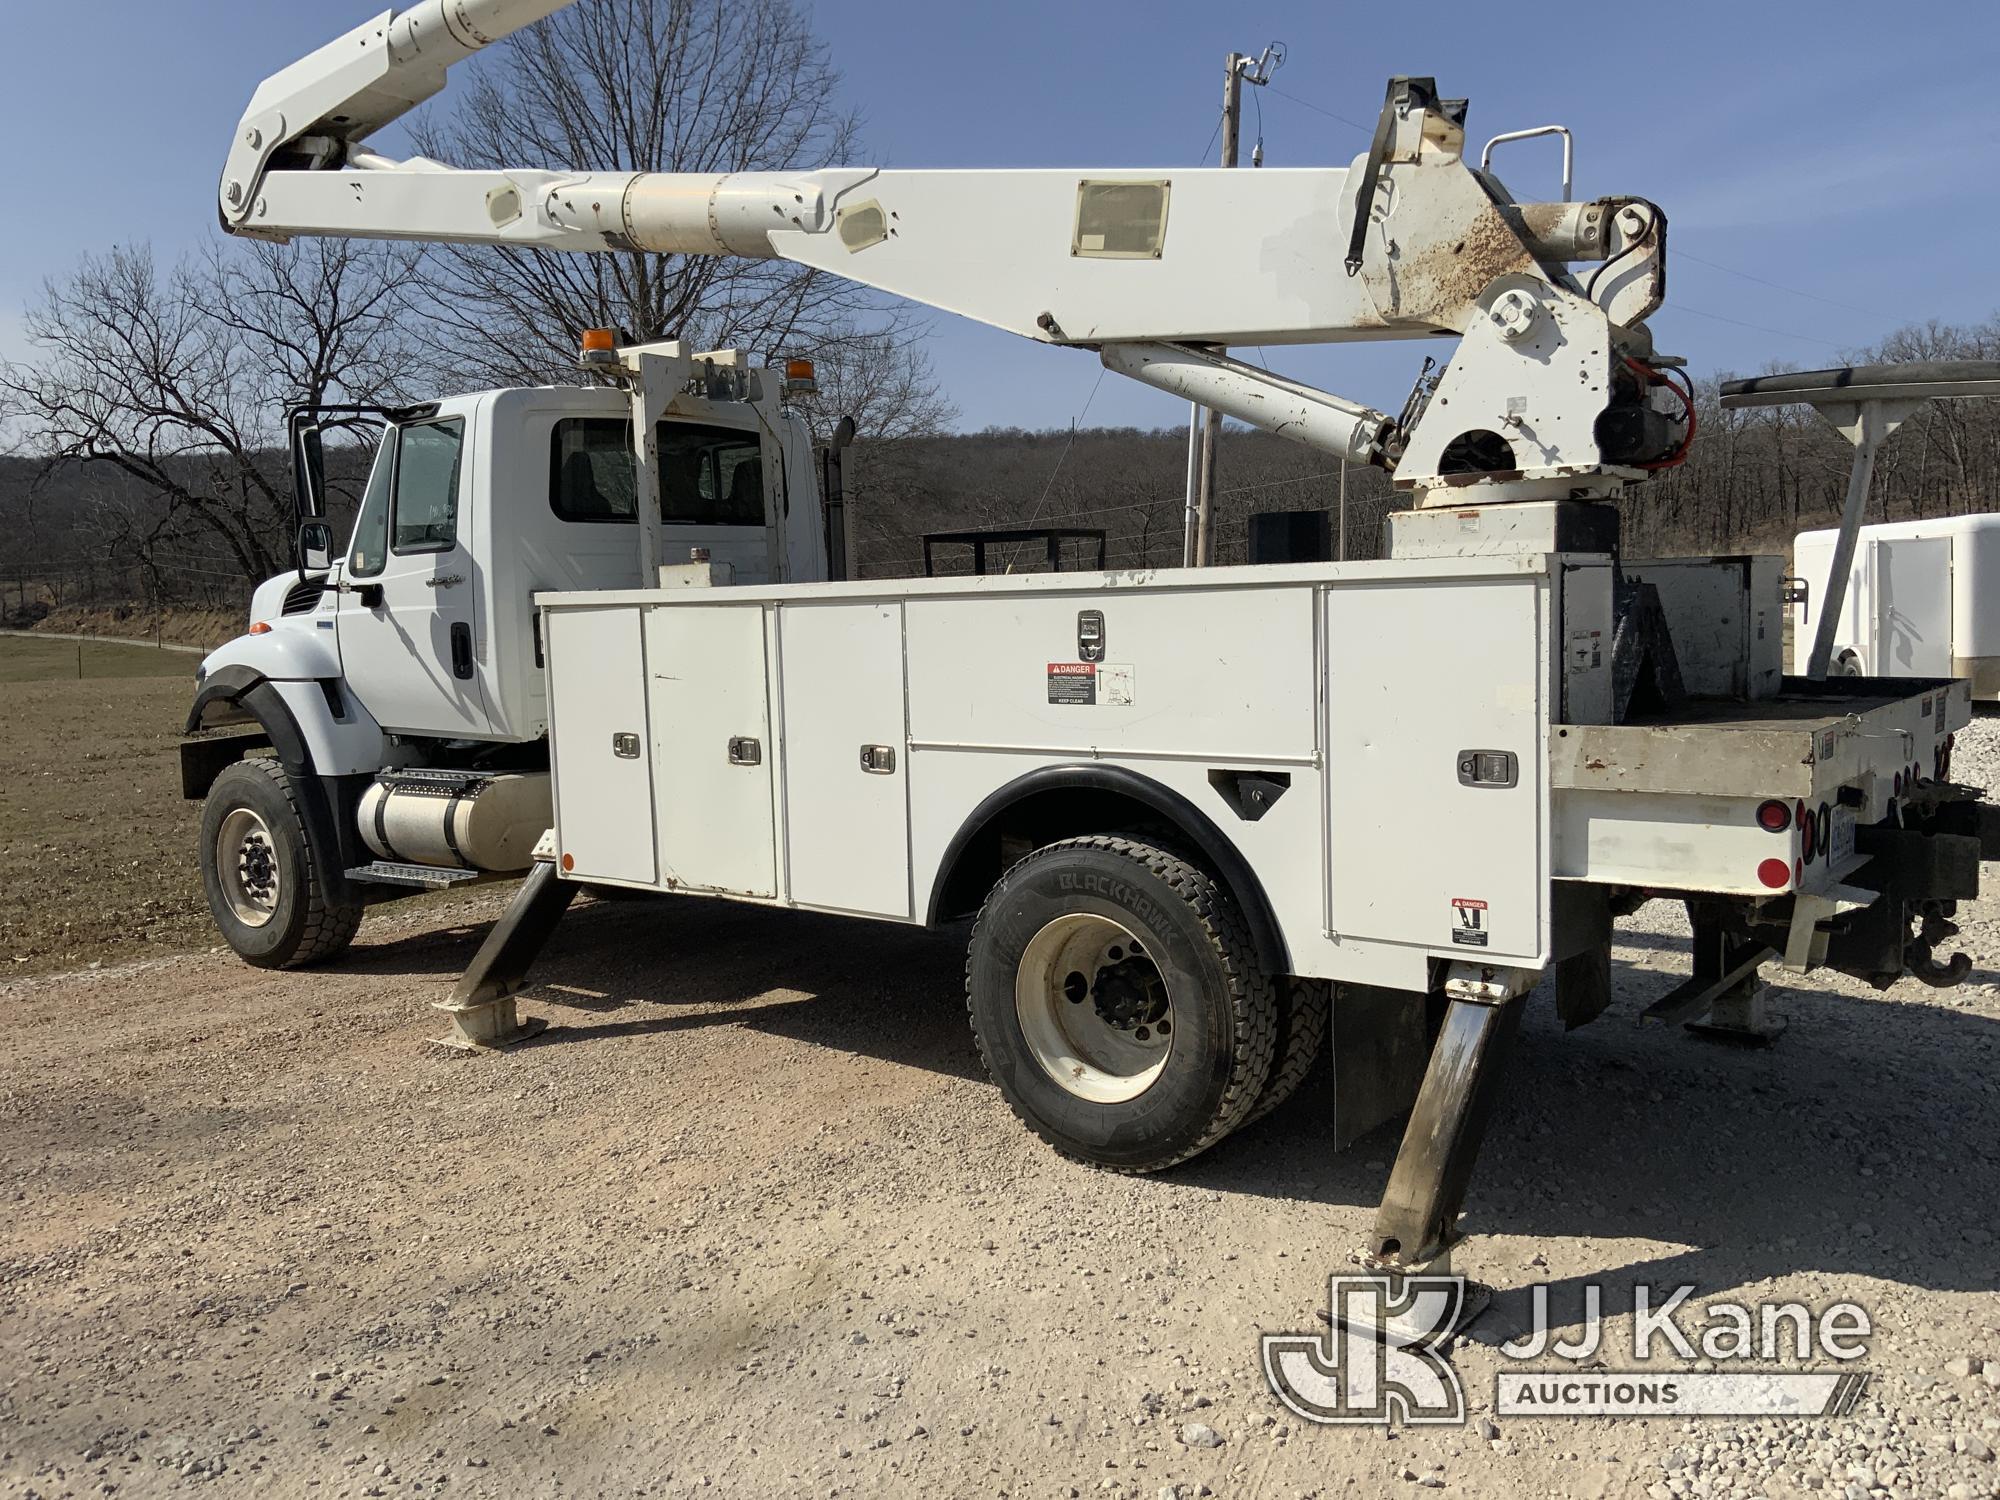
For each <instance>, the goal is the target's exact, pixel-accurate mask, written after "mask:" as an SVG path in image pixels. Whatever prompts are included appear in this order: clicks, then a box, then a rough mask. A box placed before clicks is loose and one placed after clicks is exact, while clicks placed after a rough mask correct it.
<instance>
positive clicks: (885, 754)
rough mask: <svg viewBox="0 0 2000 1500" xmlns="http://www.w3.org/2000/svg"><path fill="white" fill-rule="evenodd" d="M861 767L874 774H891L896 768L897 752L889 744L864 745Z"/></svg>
mask: <svg viewBox="0 0 2000 1500" xmlns="http://www.w3.org/2000/svg"><path fill="white" fill-rule="evenodd" d="M861 769H862V770H864V771H866V772H868V773H869V774H870V775H872V776H890V775H893V774H895V770H896V752H895V750H894V749H893V748H892V747H891V746H888V745H863V746H862V747H861Z"/></svg>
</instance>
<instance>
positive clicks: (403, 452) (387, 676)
mask: <svg viewBox="0 0 2000 1500" xmlns="http://www.w3.org/2000/svg"><path fill="white" fill-rule="evenodd" d="M471 452H472V421H471V418H470V417H469V416H468V415H457V414H455V415H451V416H440V417H437V418H434V419H432V420H430V421H426V422H412V423H407V424H405V425H403V426H401V427H395V428H391V429H390V430H389V433H388V435H387V436H386V437H385V438H384V440H383V443H382V448H381V451H380V452H379V453H378V454H377V455H376V459H375V468H374V471H373V472H372V473H371V474H370V476H369V480H368V491H367V494H366V495H365V496H364V497H363V499H362V503H361V513H360V516H359V517H358V519H357V520H356V521H355V525H354V539H353V542H352V543H351V544H350V545H349V547H348V554H347V562H346V568H345V581H346V583H347V585H348V586H347V587H346V588H344V589H343V590H342V592H341V595H340V607H339V612H338V624H337V632H338V638H339V641H340V661H341V670H342V672H343V674H344V675H345V677H346V679H347V686H348V688H349V689H350V691H352V693H353V694H354V696H355V698H356V699H357V700H359V702H360V703H361V705H362V706H363V707H364V708H366V709H367V710H368V712H369V713H370V714H372V715H373V716H374V718H375V721H376V722H377V723H379V724H380V725H381V726H382V727H383V728H384V729H386V730H390V731H392V732H394V733H400V734H418V735H432V736H444V735H470V736H475V737H476V736H480V735H483V734H486V733H487V732H488V720H487V714H486V702H485V697H484V694H483V693H482V691H481V689H480V683H479V673H478V667H477V662H476V658H475V646H474V640H473V626H474V620H473V595H474V593H475V590H474V587H473V560H472V554H471V552H470V550H469V548H468V547H467V545H466V542H465V540H464V539H465V538H468V537H469V535H470V527H469V525H468V524H467V520H468V518H469V514H470V510H471V503H472V465H471V463H470V461H469V460H470V456H471Z"/></svg>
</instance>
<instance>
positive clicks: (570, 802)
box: [548, 608, 656, 885]
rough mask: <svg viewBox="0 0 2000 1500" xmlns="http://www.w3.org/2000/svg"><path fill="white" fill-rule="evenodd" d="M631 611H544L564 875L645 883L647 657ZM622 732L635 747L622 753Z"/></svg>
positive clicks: (651, 864)
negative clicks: (555, 730)
mask: <svg viewBox="0 0 2000 1500" xmlns="http://www.w3.org/2000/svg"><path fill="white" fill-rule="evenodd" d="M640 624H641V616H640V612H639V611H638V610H636V609H618V608H601V609H575V610H563V611H561V612H560V613H556V614H552V615H550V617H549V621H548V653H549V663H550V666H551V668H552V671H551V674H550V680H551V684H552V686H553V687H554V692H553V693H552V695H551V696H552V700H553V702H552V708H553V712H554V713H555V715H556V716H557V722H559V723H560V724H561V725H562V731H561V733H559V734H557V735H555V736H554V737H553V740H552V743H551V746H550V753H551V757H552V759H553V761H554V772H555V788H556V849H557V851H558V853H557V857H558V861H559V862H561V863H562V868H563V871H564V873H565V874H568V875H572V876H573V877H574V878H576V879H578V880H591V879H602V880H609V881H624V882H629V883H633V884H640V885H651V884H652V883H653V880H654V874H655V870H656V862H655V860H654V853H653V850H654V840H653V777H652V766H651V759H650V756H649V754H648V746H647V738H648V736H647V716H646V653H645V645H644V642H643V640H642V638H641V630H640ZM625 735H630V736H631V737H632V740H631V743H632V745H633V747H634V753H632V754H630V755H621V754H620V753H619V750H618V745H619V741H618V737H620V736H625Z"/></svg>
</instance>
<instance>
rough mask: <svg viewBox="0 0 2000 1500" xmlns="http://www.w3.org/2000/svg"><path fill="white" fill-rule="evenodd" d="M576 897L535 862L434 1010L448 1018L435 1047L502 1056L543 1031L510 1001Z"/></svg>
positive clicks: (548, 867) (547, 866)
mask: <svg viewBox="0 0 2000 1500" xmlns="http://www.w3.org/2000/svg"><path fill="white" fill-rule="evenodd" d="M576 892H577V887H576V885H575V883H574V882H572V881H568V880H560V879H558V878H557V876H556V867H555V865H554V864H553V863H552V862H549V861H546V860H538V861H536V863H535V864H534V866H533V867H532V868H531V869H530V870H529V871H528V875H527V878H526V879H525V880H523V881H522V882H521V889H520V890H519V892H517V893H516V894H515V897H514V899H513V900H512V901H511V902H510V903H508V906H507V910H506V911H504V912H502V913H501V915H500V920H499V921H498V922H496V923H494V924H493V930H492V931H491V932H489V933H487V934H486V941H485V942H483V943H481V944H480V945H479V952H478V953H476V954H474V955H473V959H472V963H471V964H470V965H469V966H468V967H467V968H466V971H465V972H464V973H463V974H461V975H460V976H459V979H458V983H457V984H456V985H455V986H453V988H452V992H451V998H450V999H449V1000H443V1001H440V1002H439V1003H438V1004H437V1006H436V1007H435V1008H436V1009H438V1010H441V1011H443V1012H444V1013H445V1014H446V1015H448V1016H450V1017H451V1034H450V1035H449V1036H442V1037H438V1038H436V1043H437V1045H438V1046H440V1047H450V1048H452V1049H453V1050H454V1051H459V1052H495V1051H504V1050H505V1049H506V1048H509V1047H515V1046H518V1045H520V1044H521V1043H522V1042H525V1041H527V1040H528V1039H529V1038H530V1037H533V1036H537V1035H539V1034H540V1033H542V1032H543V1031H546V1030H547V1029H548V1024H549V1023H548V1022H547V1021H545V1020H542V1019H541V1018H539V1017H530V1018H529V1019H527V1020H525V1021H524V1020H522V1019H521V1017H520V1015H519V1013H518V1011H517V1010H516V1009H515V1004H514V997H515V996H516V995H517V994H519V993H520V991H521V990H522V989H523V988H524V987H525V986H526V984H527V979H528V969H529V967H530V966H531V965H532V964H533V963H534V961H535V959H536V958H537V957H538V956H539V955H540V953H541V951H542V949H543V948H544V947H545V946H546V945H547V943H548V940H549V937H550V935H551V934H553V933H554V932H555V930H556V924H557V923H558V922H560V921H561V920H562V914H563V913H564V912H565V911H567V910H568V909H569V904H570V902H571V901H573V900H575V899H576Z"/></svg>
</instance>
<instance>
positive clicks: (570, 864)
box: [562, 854, 576, 871]
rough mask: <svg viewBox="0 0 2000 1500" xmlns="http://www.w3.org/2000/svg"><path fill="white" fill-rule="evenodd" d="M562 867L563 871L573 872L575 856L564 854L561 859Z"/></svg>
mask: <svg viewBox="0 0 2000 1500" xmlns="http://www.w3.org/2000/svg"><path fill="white" fill-rule="evenodd" d="M562 866H563V869H564V870H565V871H569V870H574V869H575V868H576V856H575V855H573V854H565V855H564V856H563V858H562Z"/></svg>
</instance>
